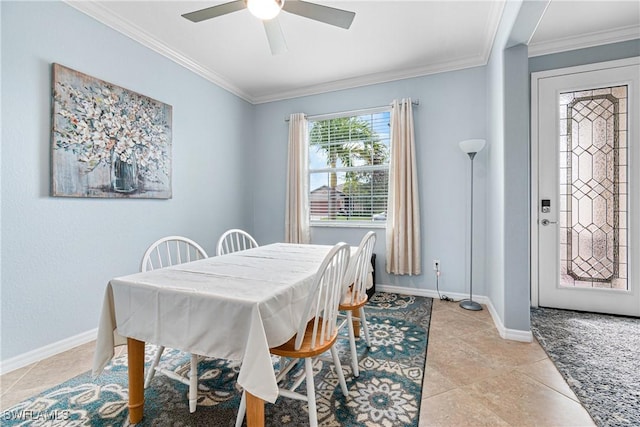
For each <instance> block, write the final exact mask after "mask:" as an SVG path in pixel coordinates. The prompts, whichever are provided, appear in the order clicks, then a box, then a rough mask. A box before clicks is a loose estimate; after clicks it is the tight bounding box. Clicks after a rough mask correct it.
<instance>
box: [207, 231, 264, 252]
mask: <svg viewBox="0 0 640 427" xmlns="http://www.w3.org/2000/svg"><path fill="white" fill-rule="evenodd" d="M257 247H258V242H256V239H254V238H253V237H251V235H250V234H249V233H247V232H246V231H244V230H240V229H237V228H233V229H231V230H227V231H225V232H224V233H223V234H222V236H220V239H219V240H218V246H217V249H216V255H218V256H219V255H224V254H230V253H232V252H238V251H244V250H245V249H251V248H257Z"/></svg>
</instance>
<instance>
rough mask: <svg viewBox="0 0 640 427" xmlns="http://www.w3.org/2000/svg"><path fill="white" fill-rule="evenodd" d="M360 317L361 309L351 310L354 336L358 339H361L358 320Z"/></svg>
mask: <svg viewBox="0 0 640 427" xmlns="http://www.w3.org/2000/svg"><path fill="white" fill-rule="evenodd" d="M358 316H360V309H359V308H354V309H353V310H351V318H352V319H353V335H354V336H355V337H356V338H360V320H358V319H356V317H358Z"/></svg>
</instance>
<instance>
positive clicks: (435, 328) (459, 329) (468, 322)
mask: <svg viewBox="0 0 640 427" xmlns="http://www.w3.org/2000/svg"><path fill="white" fill-rule="evenodd" d="M460 310H463V309H460ZM492 328H494V326H493V325H492V324H489V323H487V322H485V321H484V320H482V319H480V318H478V319H475V318H473V317H471V316H467V315H465V314H464V313H459V312H457V311H455V310H441V311H439V312H438V313H434V315H433V316H432V318H431V325H430V326H429V336H431V334H432V333H433V334H434V335H442V336H443V337H452V338H453V337H462V336H465V335H468V334H472V333H475V332H478V331H481V330H487V329H492Z"/></svg>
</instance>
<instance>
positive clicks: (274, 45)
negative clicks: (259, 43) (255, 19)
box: [262, 17, 287, 55]
mask: <svg viewBox="0 0 640 427" xmlns="http://www.w3.org/2000/svg"><path fill="white" fill-rule="evenodd" d="M262 23H263V24H264V30H265V32H266V33H267V39H268V40H269V47H270V48H271V53H272V54H273V55H280V54H281V53H285V52H286V51H287V42H286V41H285V39H284V33H283V32H282V27H281V26H280V21H279V20H278V17H275V18H273V19H270V20H268V21H262Z"/></svg>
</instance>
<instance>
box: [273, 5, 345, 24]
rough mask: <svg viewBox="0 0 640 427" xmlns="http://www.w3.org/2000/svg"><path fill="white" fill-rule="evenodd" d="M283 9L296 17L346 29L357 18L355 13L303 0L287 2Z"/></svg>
mask: <svg viewBox="0 0 640 427" xmlns="http://www.w3.org/2000/svg"><path fill="white" fill-rule="evenodd" d="M282 9H284V10H285V11H287V12H289V13H293V14H294V15H299V16H304V17H305V18H309V19H313V20H314V21H320V22H324V23H325V24H329V25H334V26H336V27H340V28H344V29H349V27H350V26H351V23H352V22H353V18H354V17H355V16H356V14H355V12H349V11H347V10H342V9H336V8H334V7H329V6H323V5H320V4H316V3H309V2H306V1H302V0H287V1H285V2H284V6H283V7H282Z"/></svg>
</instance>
